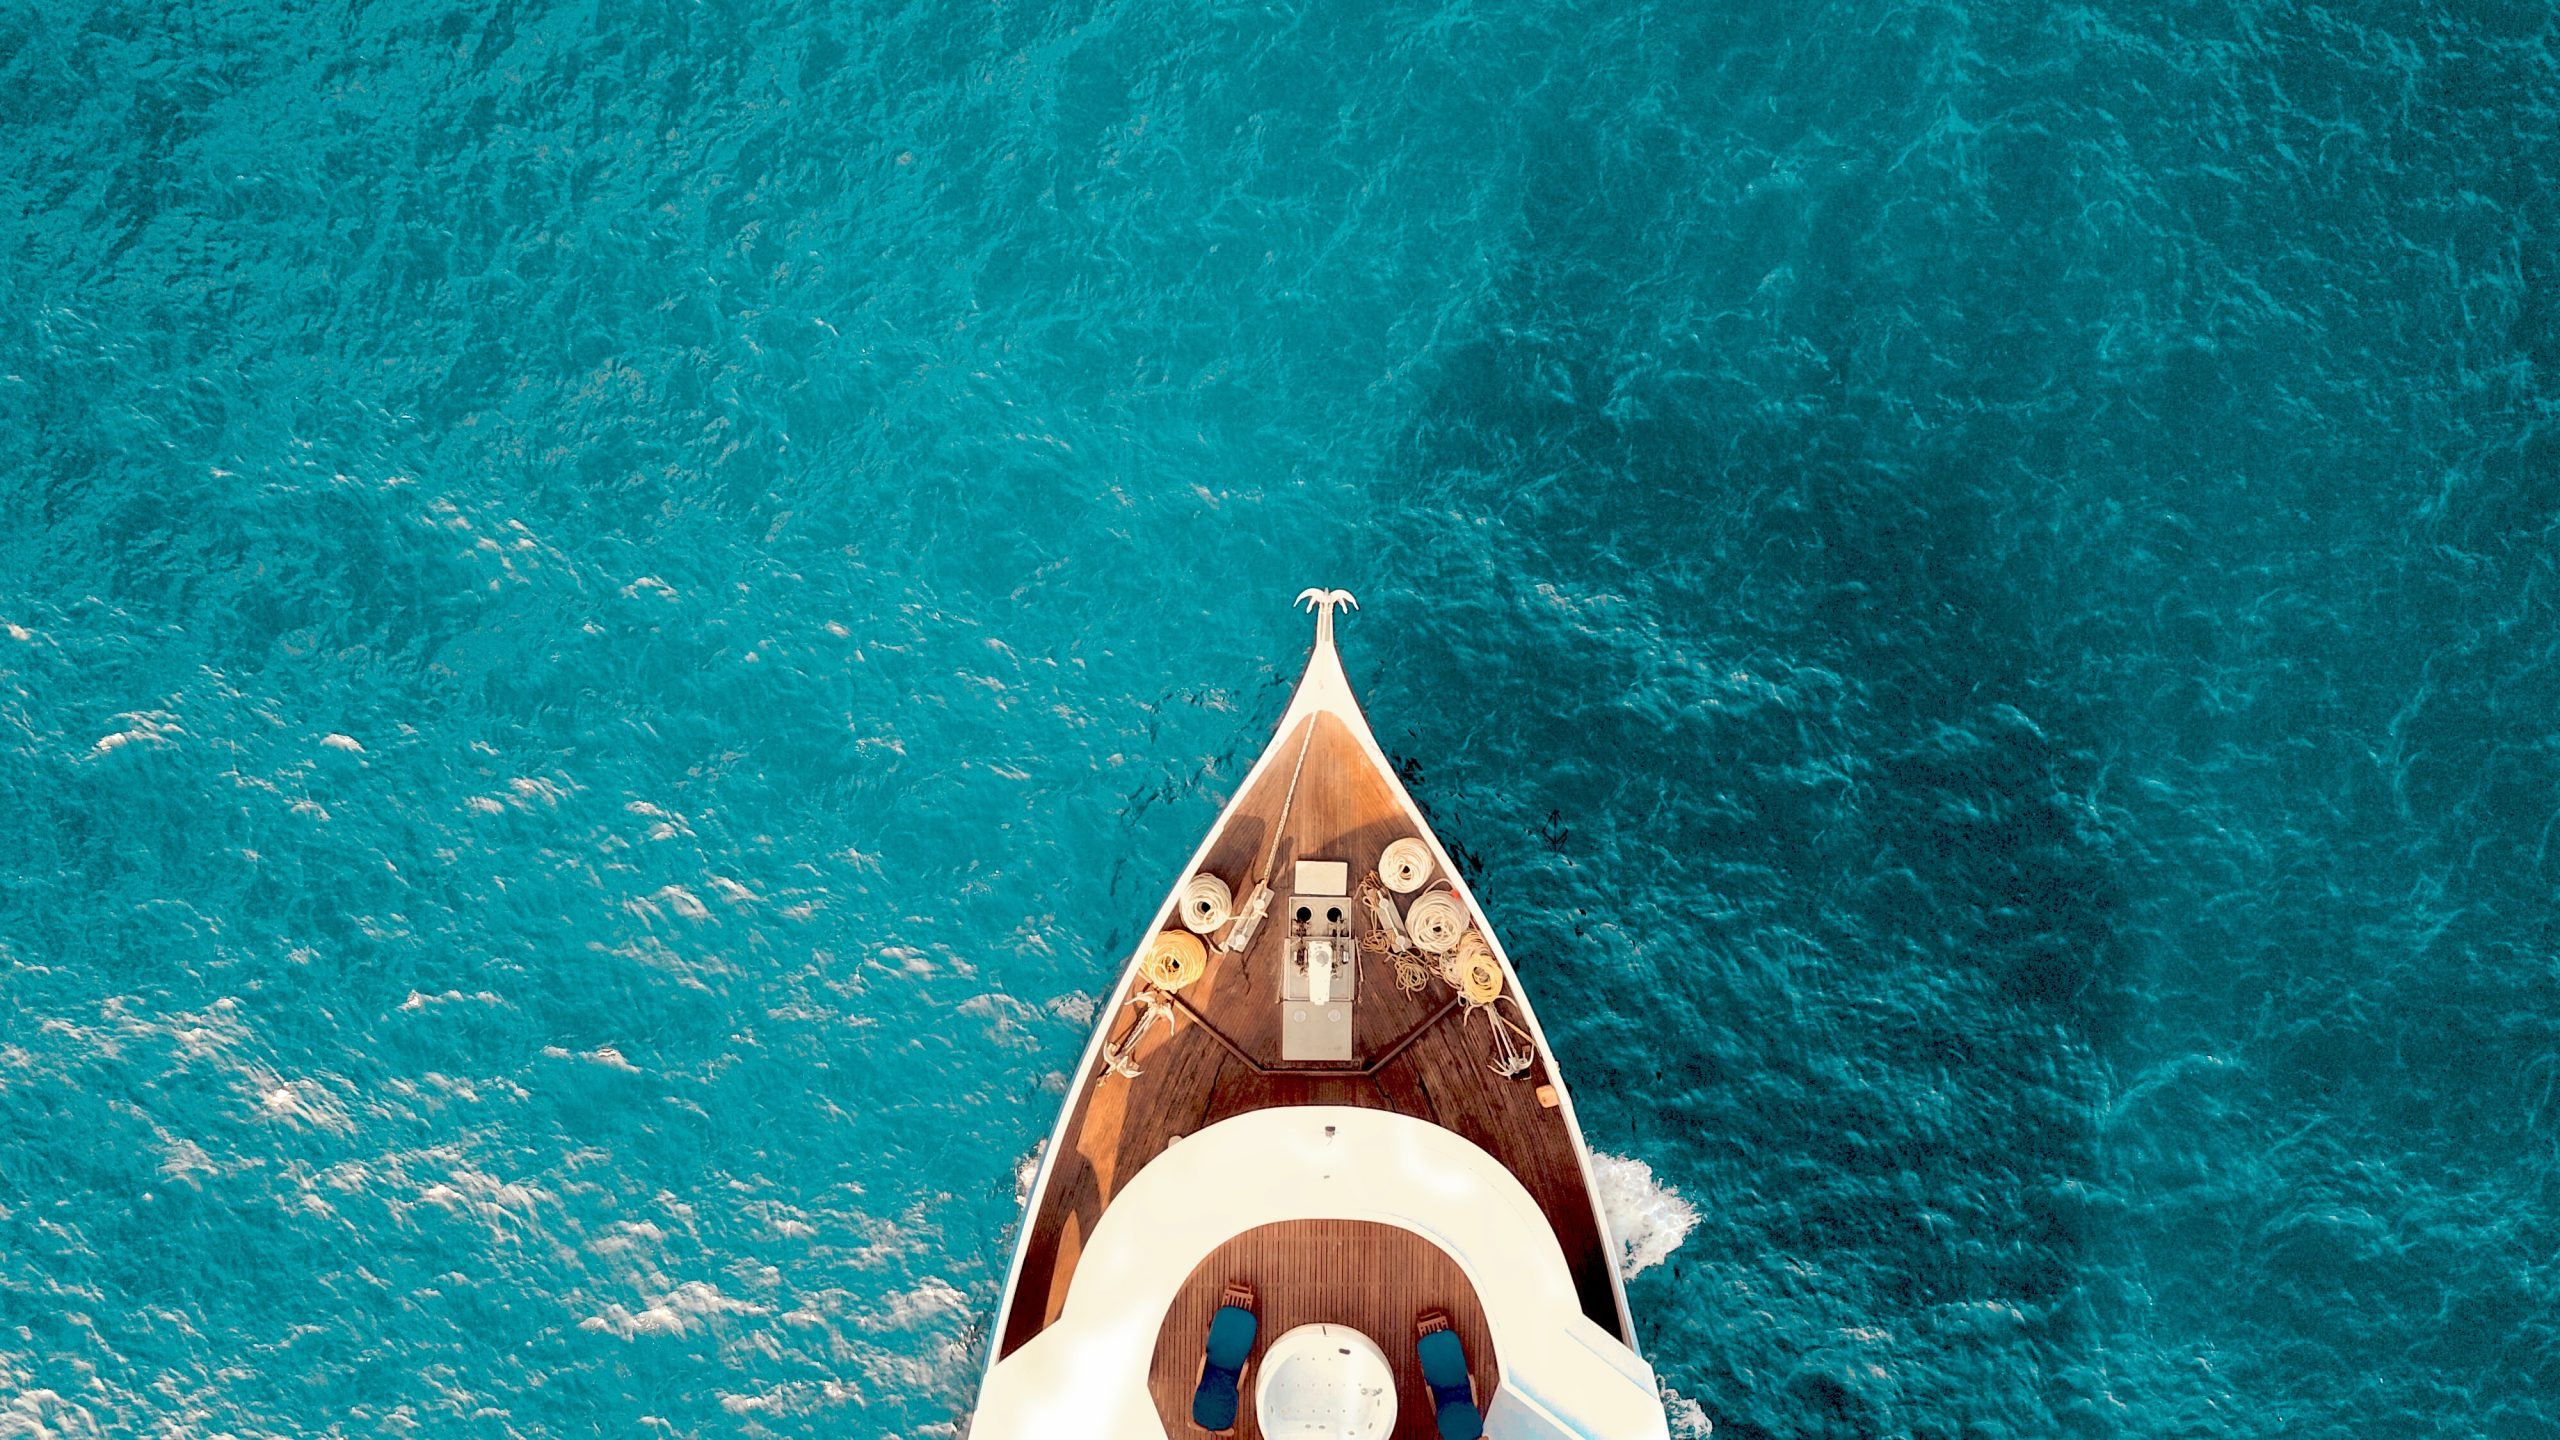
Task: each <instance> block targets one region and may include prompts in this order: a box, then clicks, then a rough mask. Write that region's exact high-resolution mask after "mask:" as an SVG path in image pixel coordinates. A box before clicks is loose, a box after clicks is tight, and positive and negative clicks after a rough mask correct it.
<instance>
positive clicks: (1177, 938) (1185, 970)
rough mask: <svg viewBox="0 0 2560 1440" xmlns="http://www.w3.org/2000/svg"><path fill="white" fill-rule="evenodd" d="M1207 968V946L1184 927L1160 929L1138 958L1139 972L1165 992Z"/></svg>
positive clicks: (1195, 977) (1177, 988) (1188, 980)
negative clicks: (1143, 953) (1180, 928)
mask: <svg viewBox="0 0 2560 1440" xmlns="http://www.w3.org/2000/svg"><path fill="white" fill-rule="evenodd" d="M1208 968H1209V947H1208V946H1206V945H1203V944H1201V943H1200V937H1199V936H1197V935H1194V934H1192V933H1191V932H1189V931H1187V930H1159V931H1157V932H1156V938H1155V939H1153V940H1151V941H1149V942H1148V944H1147V950H1146V954H1145V955H1143V956H1141V957H1140V958H1139V960H1138V973H1139V974H1141V975H1144V976H1146V977H1147V982H1148V983H1149V984H1151V985H1154V986H1155V987H1156V988H1157V989H1159V990H1163V991H1165V992H1167V993H1171V992H1173V991H1176V990H1179V989H1181V988H1182V987H1183V986H1185V985H1188V984H1190V983H1191V982H1192V981H1194V980H1197V979H1199V978H1200V974H1201V972H1202V971H1204V970H1207V969H1208Z"/></svg>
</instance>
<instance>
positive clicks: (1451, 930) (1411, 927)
mask: <svg viewBox="0 0 2560 1440" xmlns="http://www.w3.org/2000/svg"><path fill="white" fill-rule="evenodd" d="M1404 928H1405V933H1406V934H1408V935H1410V936H1412V937H1413V943H1414V944H1416V945H1419V946H1421V947H1422V948H1423V949H1425V950H1428V951H1430V952H1431V953H1432V954H1434V955H1446V954H1448V953H1449V951H1450V950H1451V949H1452V948H1453V947H1455V946H1456V945H1457V943H1458V938H1459V937H1460V936H1462V935H1464V934H1466V933H1467V912H1466V907H1464V906H1462V905H1460V904H1459V903H1458V897H1457V896H1455V895H1452V894H1450V893H1449V892H1448V891H1446V890H1434V891H1432V892H1431V893H1430V894H1428V895H1425V896H1423V897H1422V898H1421V899H1419V900H1416V901H1414V902H1413V903H1412V904H1411V905H1409V906H1407V907H1405V912H1404Z"/></svg>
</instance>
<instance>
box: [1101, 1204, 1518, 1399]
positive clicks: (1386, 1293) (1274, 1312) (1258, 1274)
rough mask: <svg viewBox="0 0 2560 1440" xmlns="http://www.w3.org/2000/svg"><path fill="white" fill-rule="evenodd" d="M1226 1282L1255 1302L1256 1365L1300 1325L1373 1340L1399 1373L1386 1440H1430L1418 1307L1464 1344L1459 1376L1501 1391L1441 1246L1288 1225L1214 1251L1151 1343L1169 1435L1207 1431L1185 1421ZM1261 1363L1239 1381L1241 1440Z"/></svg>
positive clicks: (1482, 1394)
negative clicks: (1440, 1313) (1446, 1323)
mask: <svg viewBox="0 0 2560 1440" xmlns="http://www.w3.org/2000/svg"><path fill="white" fill-rule="evenodd" d="M1230 1280H1242V1281H1245V1282H1246V1283H1248V1284H1250V1285H1252V1286H1253V1288H1254V1291H1255V1292H1256V1307H1255V1308H1256V1313H1257V1314H1258V1315H1259V1316H1260V1317H1261V1322H1262V1323H1261V1329H1260V1331H1259V1333H1258V1334H1257V1335H1256V1337H1255V1341H1254V1356H1255V1358H1256V1360H1257V1361H1258V1360H1259V1359H1260V1357H1261V1355H1262V1354H1263V1352H1264V1351H1266V1350H1268V1349H1269V1348H1270V1345H1271V1342H1273V1341H1274V1340H1277V1339H1279V1338H1280V1337H1281V1336H1282V1335H1284V1334H1286V1333H1288V1332H1289V1331H1290V1330H1292V1329H1294V1328H1296V1327H1297V1326H1300V1325H1312V1324H1319V1323H1330V1324H1336V1325H1348V1326H1350V1327H1352V1328H1353V1329H1355V1330H1358V1331H1360V1332H1361V1333H1362V1334H1365V1335H1367V1336H1368V1337H1369V1338H1370V1339H1372V1340H1375V1341H1377V1342H1378V1348H1379V1349H1381V1350H1384V1351H1386V1352H1387V1361H1388V1363H1389V1364H1391V1365H1393V1366H1394V1367H1395V1376H1396V1428H1395V1432H1394V1436H1393V1440H1436V1436H1437V1435H1438V1431H1437V1429H1436V1428H1435V1427H1434V1425H1433V1422H1432V1410H1431V1392H1430V1391H1429V1390H1427V1389H1425V1388H1424V1387H1423V1383H1422V1362H1421V1361H1420V1360H1419V1359H1417V1358H1415V1355H1414V1349H1413V1322H1414V1317H1415V1316H1417V1315H1419V1314H1420V1313H1421V1312H1422V1311H1424V1310H1426V1309H1440V1310H1446V1311H1448V1312H1449V1320H1450V1328H1452V1329H1454V1330H1456V1331H1457V1332H1458V1335H1459V1338H1460V1339H1462V1340H1464V1341H1465V1342H1466V1347H1467V1367H1468V1371H1469V1373H1470V1374H1471V1375H1472V1376H1473V1377H1474V1379H1475V1382H1476V1394H1477V1396H1478V1397H1479V1399H1480V1400H1490V1399H1492V1398H1493V1392H1494V1389H1495V1387H1496V1386H1497V1385H1499V1384H1500V1383H1501V1370H1500V1366H1499V1361H1500V1357H1499V1356H1497V1355H1495V1354H1494V1353H1493V1337H1492V1336H1491V1335H1490V1334H1488V1333H1487V1331H1486V1329H1485V1322H1484V1307H1483V1306H1482V1305H1481V1304H1480V1303H1479V1302H1478V1301H1477V1299H1476V1293H1475V1287H1474V1286H1472V1285H1470V1284H1468V1283H1467V1276H1466V1272H1465V1271H1464V1270H1461V1269H1460V1268H1458V1263H1457V1262H1456V1261H1454V1260H1452V1259H1450V1258H1449V1256H1448V1254H1447V1253H1446V1252H1444V1251H1442V1250H1441V1249H1440V1248H1439V1247H1438V1246H1436V1245H1433V1244H1432V1243H1431V1242H1429V1241H1427V1240H1425V1239H1423V1238H1422V1237H1421V1236H1419V1235H1416V1234H1414V1233H1413V1232H1412V1231H1409V1230H1400V1229H1398V1228H1396V1227H1395V1226H1392V1225H1378V1224H1372V1223H1370V1222H1368V1221H1365V1220H1292V1221H1288V1222H1286V1223H1284V1224H1279V1225H1265V1226H1263V1227H1261V1228H1259V1229H1255V1230H1248V1231H1246V1232H1245V1233H1243V1234H1242V1235H1239V1236H1237V1237H1235V1238H1234V1239H1232V1240H1229V1241H1228V1242H1227V1243H1226V1244H1224V1245H1221V1246H1219V1247H1218V1248H1217V1249H1216V1250H1215V1251H1213V1252H1211V1254H1210V1256H1209V1258H1208V1259H1206V1260H1204V1261H1202V1262H1201V1263H1200V1267H1199V1268H1198V1269H1196V1270H1194V1271H1192V1272H1191V1278H1190V1279H1188V1280H1186V1281H1184V1282H1183V1286H1182V1292H1181V1294H1180V1295H1178V1296H1177V1297H1175V1299H1174V1302H1173V1305H1172V1308H1171V1309H1169V1310H1167V1311H1166V1312H1165V1319H1164V1326H1163V1328H1162V1329H1160V1330H1159V1331H1158V1332H1157V1333H1156V1349H1155V1358H1154V1363H1153V1365H1152V1366H1151V1367H1150V1369H1149V1371H1148V1376H1147V1384H1148V1388H1149V1389H1150V1390H1152V1391H1153V1392H1154V1394H1155V1399H1156V1409H1157V1412H1158V1413H1159V1414H1161V1415H1162V1416H1163V1417H1164V1422H1165V1431H1166V1433H1167V1434H1168V1435H1172V1436H1177V1437H1180V1436H1193V1437H1197V1436H1201V1435H1204V1434H1206V1433H1207V1432H1205V1431H1203V1430H1201V1429H1200V1427H1198V1426H1196V1425H1194V1424H1192V1423H1191V1391H1192V1386H1193V1385H1194V1384H1195V1383H1196V1381H1197V1379H1198V1376H1199V1373H1200V1346H1201V1342H1202V1341H1203V1340H1204V1339H1205V1338H1206V1337H1207V1336H1208V1333H1209V1318H1210V1316H1212V1315H1214V1314H1216V1313H1217V1309H1218V1298H1219V1295H1220V1294H1221V1292H1223V1291H1224V1290H1225V1289H1226V1286H1227V1282H1228V1281H1230ZM1260 1379H1261V1370H1260V1367H1259V1365H1258V1364H1257V1366H1256V1367H1255V1368H1254V1369H1252V1370H1248V1371H1247V1372H1245V1397H1244V1402H1245V1403H1244V1405H1243V1407H1242V1408H1243V1411H1244V1414H1243V1418H1241V1419H1240V1420H1238V1421H1237V1424H1236V1429H1235V1431H1234V1434H1235V1436H1236V1437H1237V1440H1259V1437H1260V1435H1261V1433H1262V1432H1261V1428H1260V1426H1259V1425H1257V1424H1256V1423H1255V1418H1254V1414H1253V1386H1254V1384H1255V1383H1256V1382H1257V1381H1259V1380H1260Z"/></svg>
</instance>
